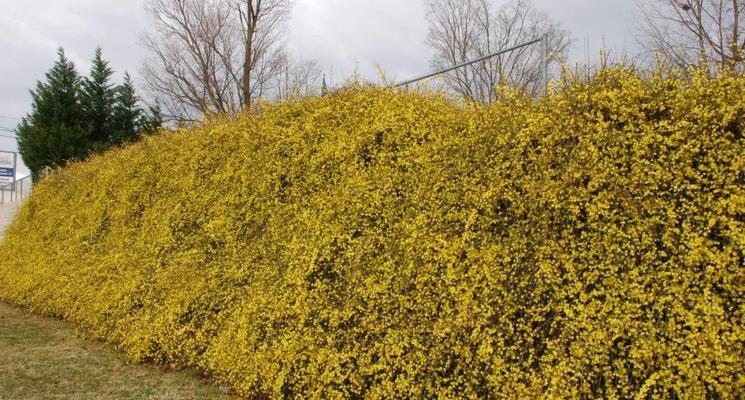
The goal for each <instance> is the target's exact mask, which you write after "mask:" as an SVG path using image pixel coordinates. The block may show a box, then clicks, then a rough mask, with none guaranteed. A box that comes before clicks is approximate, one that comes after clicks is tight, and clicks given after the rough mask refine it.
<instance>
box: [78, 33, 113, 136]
mask: <svg viewBox="0 0 745 400" xmlns="http://www.w3.org/2000/svg"><path fill="white" fill-rule="evenodd" d="M102 53H103V52H102V50H101V48H100V47H99V48H97V49H96V53H95V55H94V57H93V65H92V66H91V71H90V76H89V77H88V78H86V79H85V81H84V82H83V93H82V96H81V103H82V107H83V111H84V113H85V118H86V120H87V122H88V123H89V124H90V134H89V137H90V141H91V143H92V146H93V147H94V148H95V149H96V150H100V149H103V148H106V147H107V146H108V145H109V143H110V142H111V136H112V129H113V128H114V126H113V121H112V114H113V109H114V104H115V102H116V90H115V88H114V85H113V84H112V83H110V80H111V76H112V75H113V74H114V72H113V71H112V70H111V68H109V63H108V62H107V61H105V60H104V59H103V54H102Z"/></svg>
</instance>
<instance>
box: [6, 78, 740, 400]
mask: <svg viewBox="0 0 745 400" xmlns="http://www.w3.org/2000/svg"><path fill="white" fill-rule="evenodd" d="M504 97H505V101H504V102H502V103H500V104H497V105H495V106H492V107H488V108H485V107H478V106H458V105H454V104H452V103H449V102H448V101H447V100H444V99H442V98H439V97H437V96H434V95H427V94H406V93H400V92H395V91H392V90H387V89H370V88H367V89H366V88H357V89H346V90H341V91H339V92H337V93H334V94H331V95H329V96H326V97H323V98H312V99H306V100H297V101H290V102H286V103H281V104H276V105H271V106H267V107H265V109H264V110H263V111H262V112H260V113H255V114H253V115H241V116H238V117H237V118H235V119H232V120H230V119H215V120H212V121H209V122H208V123H205V124H204V125H202V126H199V127H196V128H192V129H185V130H182V131H178V132H175V133H164V134H162V135H160V136H157V137H148V138H146V139H144V140H143V141H142V142H140V143H137V144H134V145H131V146H128V147H126V148H122V149H117V150H113V151H110V152H108V153H106V154H103V155H100V156H94V157H92V158H91V159H90V160H89V161H86V162H84V163H79V164H74V165H71V166H69V167H67V168H65V169H63V170H61V171H60V172H58V173H57V174H55V175H53V176H51V177H48V178H47V179H45V180H44V181H42V182H41V183H40V184H39V185H37V187H36V188H35V190H34V193H33V195H32V196H31V198H30V199H29V200H28V201H27V202H26V204H25V205H24V206H23V208H22V210H21V212H20V214H19V216H18V218H17V220H16V221H15V222H14V224H13V225H12V226H11V227H10V228H9V230H8V231H7V234H6V238H5V240H4V242H3V243H2V246H1V247H0V298H2V299H3V300H5V301H10V302H13V303H16V304H19V305H23V306H26V307H29V308H31V309H33V310H36V311H39V312H43V313H47V314H52V315H58V316H61V317H63V318H66V319H69V320H71V321H73V322H74V323H75V324H77V325H78V326H79V327H80V330H81V331H82V332H86V333H87V334H88V335H90V336H91V337H95V338H100V339H104V340H106V341H108V342H110V343H113V344H115V345H117V346H118V347H119V348H121V349H122V350H123V351H125V352H126V353H127V354H128V355H129V356H130V357H131V358H133V359H134V360H148V361H154V362H158V363H167V364H175V365H184V366H186V365H188V366H195V367H197V368H199V369H201V370H202V371H204V372H206V373H209V374H210V375H211V376H212V377H213V378H214V379H215V380H218V381H221V382H226V383H228V384H230V385H231V386H233V387H234V388H235V389H236V390H237V391H238V392H239V393H241V394H243V395H245V396H248V397H250V398H257V399H260V398H310V399H315V398H318V399H336V398H338V399H355V398H366V399H391V398H401V399H404V398H441V399H445V398H493V399H498V398H511V399H522V398H525V399H531V398H567V399H575V398H577V399H579V398H587V399H590V398H593V399H594V398H608V399H632V398H636V399H647V398H670V399H673V398H680V399H704V398H709V399H718V398H722V399H742V398H743V397H742V396H743V394H744V393H745V321H744V318H743V317H744V312H745V310H744V308H743V301H744V300H745V266H744V265H743V263H744V262H745V255H744V253H743V252H744V249H745V230H744V229H745V141H744V140H743V135H742V132H743V129H744V128H745V77H742V76H722V77H717V78H707V77H704V76H694V77H693V79H681V78H677V77H675V76H674V75H672V74H669V73H664V72H658V73H655V74H652V75H650V76H646V77H640V75H639V74H638V73H636V72H634V71H632V70H629V69H622V68H617V69H609V70H605V71H602V72H600V73H599V74H598V75H597V76H596V77H594V78H593V79H591V80H590V81H588V82H565V83H560V84H559V85H558V87H556V94H552V95H550V96H548V97H547V98H545V99H541V100H537V101H536V100H530V99H527V98H524V97H522V96H520V95H517V94H515V93H511V92H509V91H505V93H504Z"/></svg>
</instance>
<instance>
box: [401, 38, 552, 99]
mask: <svg viewBox="0 0 745 400" xmlns="http://www.w3.org/2000/svg"><path fill="white" fill-rule="evenodd" d="M542 40H543V37H540V38H538V39H533V40H531V41H529V42H525V43H522V44H518V45H517V46H513V47H510V48H508V49H504V50H500V51H498V52H496V53H492V54H489V55H487V56H484V57H481V58H477V59H475V60H470V61H466V62H464V63H460V64H458V65H454V66H452V67H450V68H445V69H441V70H439V71H435V72H432V73H429V74H427V75H422V76H420V77H417V78H414V79H409V80H406V81H403V82H400V83H397V84H395V85H393V87H401V86H405V85H409V84H412V83H414V82H418V81H421V80H423V79H427V78H431V77H433V76H437V75H441V74H444V73H446V72H450V71H452V70H454V69H458V68H462V67H465V66H468V65H471V64H475V63H477V62H479V61H484V60H488V59H490V58H492V57H496V56H499V55H502V54H504V53H509V52H511V51H514V50H517V49H521V48H523V47H527V46H530V45H533V44H536V43H538V42H540V41H542Z"/></svg>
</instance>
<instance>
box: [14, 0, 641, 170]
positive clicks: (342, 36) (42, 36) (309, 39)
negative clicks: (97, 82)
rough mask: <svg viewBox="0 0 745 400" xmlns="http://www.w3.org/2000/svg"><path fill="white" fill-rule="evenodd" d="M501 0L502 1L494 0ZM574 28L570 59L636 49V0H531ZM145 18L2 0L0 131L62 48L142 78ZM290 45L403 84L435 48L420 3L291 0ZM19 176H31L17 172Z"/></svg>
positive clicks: (96, 1)
mask: <svg viewBox="0 0 745 400" xmlns="http://www.w3.org/2000/svg"><path fill="white" fill-rule="evenodd" d="M492 1H494V2H496V3H505V2H506V1H504V0H492ZM535 4H536V6H537V7H538V8H540V9H543V10H545V11H546V12H548V13H549V14H550V15H551V16H552V17H553V18H554V19H556V20H558V21H560V22H561V23H562V24H563V26H564V28H565V29H567V30H569V31H570V32H571V34H572V38H573V39H574V47H573V49H572V52H571V55H570V62H579V61H582V60H584V59H585V54H586V49H585V44H584V43H585V40H586V39H589V42H590V49H589V51H590V53H591V54H592V55H594V54H596V53H597V52H598V51H599V49H600V48H601V46H602V45H603V43H605V46H606V47H607V48H610V49H613V50H614V51H616V52H622V51H624V50H627V51H630V52H633V51H634V49H635V42H634V39H633V26H634V18H633V11H634V4H635V2H634V1H633V0H535ZM148 24H149V21H148V18H147V16H146V15H145V12H144V9H143V1H141V0H0V54H2V55H3V57H2V62H0V134H1V135H8V133H7V132H4V131H2V128H11V129H12V128H14V127H15V125H16V124H17V123H18V122H19V119H20V118H21V117H22V116H23V115H25V114H26V113H27V112H28V111H29V107H30V101H31V100H30V95H29V93H28V90H29V89H30V88H32V87H33V86H34V84H35V82H36V81H37V80H39V79H42V78H43V76H44V73H45V72H46V71H47V70H48V69H49V67H51V65H52V63H53V62H54V60H55V57H56V54H55V53H56V51H57V48H58V47H60V46H62V47H64V48H65V51H66V52H67V55H68V56H69V57H70V58H71V59H72V60H73V61H74V62H75V64H76V65H77V66H78V70H79V71H80V72H81V74H87V70H88V68H89V66H90V62H89V60H90V58H91V57H92V56H93V51H94V49H95V48H96V46H101V47H102V48H103V51H104V57H105V58H106V59H107V60H109V62H110V63H111V66H112V68H114V70H115V71H116V72H117V74H116V79H117V81H119V80H120V78H121V75H122V73H123V72H124V71H129V72H130V73H131V74H132V75H133V77H134V79H135V81H136V83H138V84H139V83H140V82H139V74H138V70H139V67H140V64H141V61H142V59H143V55H144V54H143V50H142V48H140V47H139V46H138V39H139V37H140V35H141V34H142V32H144V31H146V30H147V29H148ZM288 28H289V32H288V37H287V45H288V47H289V49H290V50H291V52H292V54H293V55H295V56H296V57H301V58H304V59H314V60H317V61H318V62H319V63H320V64H321V66H322V67H323V69H324V70H325V72H326V75H327V78H328V79H329V81H331V82H333V81H342V80H344V79H345V78H346V77H348V76H349V75H350V74H352V73H353V72H355V71H356V72H357V73H359V74H361V75H362V76H363V77H369V78H375V77H376V76H377V72H376V71H377V69H376V67H375V66H376V64H377V65H380V67H382V68H383V70H384V71H385V73H386V75H387V76H388V78H393V79H395V80H401V79H404V78H408V77H412V76H416V75H419V74H421V73H424V72H426V71H427V70H428V69H429V60H430V57H431V52H430V51H429V49H428V48H427V47H426V45H425V43H424V41H425V39H426V36H427V24H426V21H425V19H424V9H423V5H422V0H295V7H294V9H293V12H292V17H291V20H290V23H289V27H288ZM0 150H7V151H15V150H16V147H15V140H14V139H11V138H7V137H2V136H0ZM20 169H21V171H19V176H24V175H26V174H27V173H28V172H27V170H26V169H25V168H24V167H21V168H20Z"/></svg>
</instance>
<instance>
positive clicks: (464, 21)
mask: <svg viewBox="0 0 745 400" xmlns="http://www.w3.org/2000/svg"><path fill="white" fill-rule="evenodd" d="M425 5H426V9H427V21H428V22H429V35H428V37H427V44H428V45H429V46H430V47H431V48H433V49H434V50H435V57H434V59H433V61H432V66H433V67H434V68H438V69H440V68H447V67H450V66H453V65H456V64H459V63H462V62H465V61H468V60H472V59H477V58H480V57H484V56H486V55H488V54H492V53H495V52H498V51H500V50H503V49H507V48H510V47H513V46H515V45H518V44H521V43H524V42H528V41H530V40H532V39H536V38H541V37H543V36H545V35H547V37H548V50H549V53H550V55H551V56H552V58H551V59H552V64H555V63H556V61H563V60H565V59H566V56H567V52H568V48H569V44H570V40H569V34H568V32H567V31H565V30H563V29H562V28H561V26H560V25H559V23H558V22H556V21H552V20H551V19H550V18H549V17H548V15H547V14H546V13H544V12H542V11H539V10H537V9H536V8H535V7H534V6H533V2H532V1H531V0H513V1H511V2H509V3H507V4H505V5H503V6H501V7H496V6H495V5H494V4H493V2H491V1H489V0H425ZM545 57H546V49H545V46H544V45H541V44H536V45H533V46H528V47H523V48H521V49H518V50H515V51H513V52H509V53H507V54H503V55H501V56H498V57H494V58H491V59H489V60H486V61H483V62H479V63H476V64H472V65H470V66H468V67H463V68H459V69H456V70H454V71H452V72H450V73H448V75H447V77H446V79H447V85H448V86H449V87H450V89H451V90H453V91H455V92H456V93H458V94H460V95H462V96H463V97H465V98H467V99H472V100H478V101H481V102H483V103H487V104H488V103H492V102H494V101H495V100H496V95H497V93H496V91H495V88H496V87H497V86H498V85H500V84H508V85H511V86H515V87H518V88H520V89H522V90H525V91H526V92H528V93H530V94H532V95H538V94H539V93H541V91H542V87H543V82H544V78H543V71H544V69H545V68H544V66H545V63H544V62H545Z"/></svg>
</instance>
